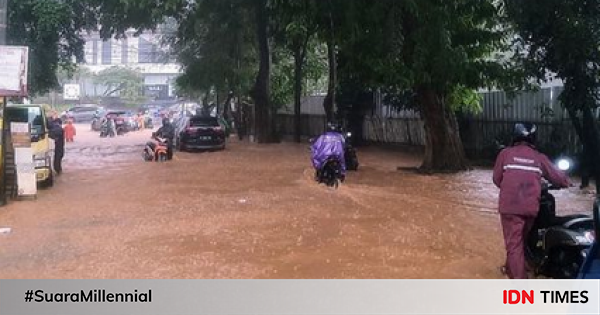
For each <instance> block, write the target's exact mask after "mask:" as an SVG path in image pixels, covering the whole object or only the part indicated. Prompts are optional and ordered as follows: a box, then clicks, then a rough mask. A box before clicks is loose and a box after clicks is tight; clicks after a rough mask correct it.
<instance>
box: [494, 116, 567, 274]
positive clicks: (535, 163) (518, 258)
mask: <svg viewBox="0 0 600 315" xmlns="http://www.w3.org/2000/svg"><path fill="white" fill-rule="evenodd" d="M536 129H537V127H536V126H535V125H534V124H528V123H519V124H516V125H515V134H514V139H513V145H512V146H511V147H509V148H507V149H504V150H503V151H502V152H500V154H499V155H498V158H497V160H496V165H495V167H494V184H496V186H498V188H500V198H499V212H500V218H501V221H502V230H503V232H504V243H505V245H506V273H507V275H508V276H509V277H510V278H511V279H527V278H528V277H527V268H526V262H525V239H526V237H527V235H528V234H529V231H530V230H531V228H532V226H533V223H534V221H535V218H536V216H537V214H538V211H539V207H540V196H541V191H542V187H541V181H542V177H543V178H546V179H547V180H548V181H550V182H551V183H552V184H553V185H555V186H558V187H561V188H566V187H569V186H570V185H571V182H570V181H569V178H568V177H567V176H566V175H565V174H564V173H562V172H561V171H560V170H558V169H557V168H556V167H555V166H554V164H553V163H552V162H551V161H550V160H549V159H548V157H546V156H545V155H544V154H542V153H540V152H538V151H537V150H536V148H535V135H536Z"/></svg>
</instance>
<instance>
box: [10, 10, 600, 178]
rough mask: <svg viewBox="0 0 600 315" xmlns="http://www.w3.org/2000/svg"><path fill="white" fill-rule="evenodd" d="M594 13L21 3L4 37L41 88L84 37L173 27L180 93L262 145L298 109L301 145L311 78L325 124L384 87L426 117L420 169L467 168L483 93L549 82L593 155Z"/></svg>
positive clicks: (355, 110)
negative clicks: (226, 115)
mask: <svg viewBox="0 0 600 315" xmlns="http://www.w3.org/2000/svg"><path fill="white" fill-rule="evenodd" d="M599 11H600V9H599V6H598V4H597V1H559V0H552V1H541V0H539V1H523V0H505V1H495V0H452V1H446V0H407V1H395V0H379V1H375V2H373V1H369V0H351V1H348V0H323V1H319V0H290V1H280V0H195V1H192V0H135V1H134V0H109V1H107V0H81V1H79V0H22V1H11V8H10V30H9V40H10V43H12V44H23V45H29V46H30V47H31V48H32V67H31V83H32V87H33V90H34V91H35V92H44V91H47V90H48V89H51V88H53V87H55V86H56V85H57V80H56V75H55V73H56V70H57V67H58V66H59V65H61V66H63V67H65V68H67V69H69V66H70V65H72V61H73V59H72V58H73V57H75V58H76V59H78V60H80V59H81V57H82V48H83V46H82V45H83V42H82V39H81V36H80V35H81V34H82V31H86V30H90V29H95V28H98V30H99V31H100V34H101V36H102V37H103V38H109V37H112V36H117V37H118V36H124V34H125V33H126V31H127V30H128V29H130V28H135V29H138V30H140V31H142V30H146V29H155V28H156V27H158V26H159V25H167V27H169V28H170V29H171V30H172V31H171V32H169V33H170V35H169V38H168V40H167V42H168V43H169V44H170V47H171V49H172V52H173V54H174V55H175V56H176V58H177V60H178V61H179V62H180V63H181V64H182V66H183V69H184V74H183V75H182V76H181V77H179V78H178V80H177V85H178V91H180V92H181V93H185V94H188V95H207V94H208V93H216V94H217V95H222V96H227V97H226V98H227V100H228V101H230V100H231V98H232V97H236V98H237V99H238V100H241V99H244V100H246V101H251V102H250V103H252V104H251V105H252V106H254V116H253V117H254V121H253V123H254V126H255V133H256V137H257V139H258V141H259V142H273V141H277V140H278V137H277V128H276V112H277V108H278V107H280V106H281V105H283V104H284V103H289V102H290V101H291V100H292V99H293V101H294V104H295V106H294V110H295V115H296V128H295V129H296V139H297V140H298V139H299V133H300V128H299V126H300V120H299V119H300V97H301V95H302V94H303V92H304V91H305V90H306V89H307V87H309V86H311V84H309V83H308V82H309V81H312V82H319V85H321V86H322V85H323V82H324V81H328V82H327V85H328V87H327V92H328V95H327V98H326V101H325V103H324V108H325V111H326V113H327V117H328V119H334V118H335V117H334V115H333V108H334V106H333V105H336V106H337V109H338V115H337V118H344V117H347V116H345V115H343V114H344V112H346V113H350V116H352V117H354V118H356V121H360V117H361V115H364V109H365V107H368V106H370V104H369V101H368V99H369V94H370V93H373V92H374V91H382V92H384V93H385V94H386V99H388V100H393V101H394V103H395V104H398V105H399V106H411V107H412V108H414V109H416V110H417V111H418V112H419V113H420V114H421V117H422V118H423V120H424V122H425V131H426V154H425V159H424V162H423V165H422V168H423V169H425V170H463V169H466V168H468V165H467V162H466V158H465V156H464V152H463V146H462V143H461V138H460V137H459V133H458V126H457V123H456V118H455V111H456V110H459V109H464V108H467V109H473V108H476V107H477V106H478V103H479V99H478V98H477V94H476V93H475V92H476V90H477V89H479V88H482V87H492V86H496V87H501V86H504V85H506V84H507V83H513V82H519V81H524V80H526V79H527V78H528V77H536V78H540V79H542V78H544V77H545V76H546V74H547V73H554V74H555V75H557V76H558V77H560V78H562V79H563V80H564V81H565V86H566V92H565V93H564V94H563V96H562V97H563V100H564V103H565V104H566V106H567V108H568V109H569V111H570V113H571V114H572V115H571V116H572V117H581V120H577V119H575V118H574V119H573V123H574V124H575V127H576V128H577V129H578V133H579V134H580V137H582V139H583V138H585V139H591V140H585V141H584V142H585V143H586V145H587V146H588V147H590V148H592V147H594V148H593V149H592V151H594V152H596V151H599V150H598V149H597V148H600V144H599V143H598V142H600V141H598V140H593V139H594V137H591V135H592V134H593V132H591V133H590V134H589V135H588V136H586V135H585V132H584V130H586V132H587V130H591V129H594V128H597V127H596V126H595V123H592V121H590V120H589V117H588V116H589V113H590V110H591V109H593V108H594V107H595V106H596V105H595V104H596V103H597V96H598V95H597V93H596V91H597V88H598V85H599V79H598V69H599V67H600V53H599V52H598V47H599V41H600V39H599V36H600V35H598V34H600V32H599V30H598V27H599V23H600V22H598V21H600V19H599V18H598V17H599V15H598V13H599ZM512 39H516V40H515V41H509V40H512ZM573 43H577V45H573ZM507 56H508V57H513V58H508V57H507ZM327 74H328V75H327ZM221 99H224V98H221ZM586 117H588V118H586ZM592 120H593V119H592ZM356 128H358V129H361V127H360V126H358V127H356Z"/></svg>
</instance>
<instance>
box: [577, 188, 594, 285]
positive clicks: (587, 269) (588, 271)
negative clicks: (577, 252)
mask: <svg viewBox="0 0 600 315" xmlns="http://www.w3.org/2000/svg"><path fill="white" fill-rule="evenodd" d="M594 222H595V225H596V229H595V230H594V236H596V235H598V234H600V195H598V196H596V202H595V203H594ZM577 279H600V243H598V240H597V239H596V240H594V244H592V246H591V248H590V250H589V251H588V255H587V257H586V258H585V261H584V262H583V266H581V270H580V271H579V275H578V276H577Z"/></svg>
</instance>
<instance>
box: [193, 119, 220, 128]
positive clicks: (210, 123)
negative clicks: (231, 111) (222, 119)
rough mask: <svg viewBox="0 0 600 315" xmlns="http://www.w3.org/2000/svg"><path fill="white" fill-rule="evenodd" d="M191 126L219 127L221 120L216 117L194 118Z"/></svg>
mask: <svg viewBox="0 0 600 315" xmlns="http://www.w3.org/2000/svg"><path fill="white" fill-rule="evenodd" d="M190 127H219V121H218V120H217V119H216V118H192V119H190Z"/></svg>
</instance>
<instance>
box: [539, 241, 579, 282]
mask: <svg viewBox="0 0 600 315" xmlns="http://www.w3.org/2000/svg"><path fill="white" fill-rule="evenodd" d="M548 263H549V264H550V276H551V277H552V278H554V279H575V278H577V275H578V273H579V269H581V265H582V264H583V256H582V254H581V249H579V248H571V247H567V248H557V249H555V250H553V251H552V253H551V254H550V257H549V261H548Z"/></svg>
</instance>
